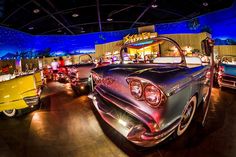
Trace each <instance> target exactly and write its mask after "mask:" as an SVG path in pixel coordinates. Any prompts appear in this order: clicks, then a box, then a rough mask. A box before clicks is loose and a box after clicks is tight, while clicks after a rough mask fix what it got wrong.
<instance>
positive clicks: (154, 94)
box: [144, 85, 161, 107]
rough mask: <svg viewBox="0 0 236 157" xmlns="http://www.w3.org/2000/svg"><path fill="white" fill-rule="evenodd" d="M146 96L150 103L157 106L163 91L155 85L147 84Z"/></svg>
mask: <svg viewBox="0 0 236 157" xmlns="http://www.w3.org/2000/svg"><path fill="white" fill-rule="evenodd" d="M144 98H145V101H146V102H147V103H148V104H150V105H151V106H153V107H157V106H158V105H159V103H160V101H161V91H160V90H159V89H158V88H157V87H155V86H153V85H147V86H146V87H145V89H144Z"/></svg>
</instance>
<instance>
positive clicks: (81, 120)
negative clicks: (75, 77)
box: [0, 82, 236, 157]
mask: <svg viewBox="0 0 236 157" xmlns="http://www.w3.org/2000/svg"><path fill="white" fill-rule="evenodd" d="M235 124H236V92H235V91H233V90H229V89H225V90H220V89H217V88H215V89H213V95H212V104H211V107H210V113H209V115H208V117H207V123H206V126H205V128H201V127H200V126H199V124H197V123H196V122H193V124H192V125H191V127H190V128H189V129H188V130H187V132H186V134H185V135H183V136H182V137H179V138H176V139H169V140H168V141H166V142H165V143H163V144H161V145H158V146H156V147H153V148H151V149H143V148H139V147H135V146H134V145H133V144H131V143H130V142H128V141H126V140H125V139H124V138H123V137H122V136H120V135H119V134H118V133H117V132H116V131H115V130H114V129H112V128H111V127H109V126H107V125H106V124H105V123H104V122H103V121H102V120H101V118H100V117H99V115H98V114H97V113H96V112H95V110H94V109H93V107H92V104H91V101H90V100H89V99H88V98H87V96H80V97H77V96H75V95H74V93H73V91H72V90H71V88H70V86H69V84H60V83H56V82H52V83H50V84H49V85H48V87H46V88H45V89H44V91H43V95H42V105H41V107H40V109H39V110H35V111H33V112H30V113H28V114H25V115H24V116H21V117H18V118H14V119H7V118H4V116H3V115H1V116H0V157H83V156H92V157H93V156H95V157H113V156H114V157H123V156H148V157H151V156H155V157H173V156H174V157H190V156H191V157H211V156H212V157H234V156H236V125H235Z"/></svg>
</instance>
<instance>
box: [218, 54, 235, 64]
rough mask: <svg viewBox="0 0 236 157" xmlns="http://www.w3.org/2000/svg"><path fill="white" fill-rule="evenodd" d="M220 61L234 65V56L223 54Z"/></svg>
mask: <svg viewBox="0 0 236 157" xmlns="http://www.w3.org/2000/svg"><path fill="white" fill-rule="evenodd" d="M221 62H222V63H224V64H231V65H236V56H224V57H222V59H221Z"/></svg>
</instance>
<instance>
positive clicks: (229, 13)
mask: <svg viewBox="0 0 236 157" xmlns="http://www.w3.org/2000/svg"><path fill="white" fill-rule="evenodd" d="M155 31H156V32H158V33H159V34H177V33H199V32H204V31H207V32H210V33H211V34H212V37H213V38H214V39H215V40H216V45H232V44H236V2H234V4H233V5H232V6H231V7H230V8H227V9H224V10H220V11H216V12H213V13H209V14H206V15H203V16H199V17H197V18H195V19H192V20H188V21H181V22H175V23H164V24H156V25H155Z"/></svg>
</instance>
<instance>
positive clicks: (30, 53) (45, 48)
mask: <svg viewBox="0 0 236 157" xmlns="http://www.w3.org/2000/svg"><path fill="white" fill-rule="evenodd" d="M235 10H236V3H235V4H234V5H233V6H232V7H230V8H228V9H224V10H220V11H217V12H213V13H209V14H206V15H203V16H200V17H197V18H194V19H191V20H188V21H181V22H175V23H165V24H156V25H155V31H156V32H158V34H160V35H161V34H177V33H199V32H205V31H206V32H209V33H211V34H212V37H213V38H214V39H215V40H216V45H236V29H235V28H236V11H235ZM136 33H138V31H137V29H131V30H121V31H113V32H98V33H90V34H83V35H42V36H40V35H36V36H33V35H30V34H27V33H23V32H19V31H16V30H13V29H10V28H5V27H1V26H0V57H1V59H8V58H14V57H22V58H27V57H29V58H31V57H38V56H47V55H48V56H61V55H68V54H82V53H94V52H95V45H96V44H103V43H107V42H112V41H117V40H121V39H122V38H123V37H124V36H125V35H127V34H136Z"/></svg>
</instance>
